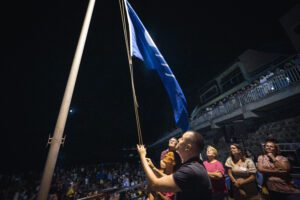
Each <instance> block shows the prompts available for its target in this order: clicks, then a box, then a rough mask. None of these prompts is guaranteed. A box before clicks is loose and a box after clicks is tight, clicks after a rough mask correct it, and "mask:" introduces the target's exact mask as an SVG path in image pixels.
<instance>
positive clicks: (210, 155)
mask: <svg viewBox="0 0 300 200" xmlns="http://www.w3.org/2000/svg"><path fill="white" fill-rule="evenodd" d="M171 140H173V141H174V140H176V138H172V139H171ZM171 140H170V141H169V146H171V144H170V142H171ZM173 146H174V144H173ZM203 148H204V139H203V137H202V136H201V135H200V134H199V133H197V132H195V131H187V132H186V133H184V134H183V135H182V137H181V138H180V139H179V140H178V142H177V144H176V147H175V148H170V147H169V149H168V150H167V152H172V154H173V156H172V155H171V156H170V155H167V154H166V153H164V155H165V156H163V157H162V158H161V163H163V166H164V167H168V166H171V167H172V166H175V163H174V161H175V156H174V154H175V153H176V152H177V153H178V154H179V156H180V158H181V165H180V167H179V168H177V169H174V170H173V172H172V173H165V171H164V169H165V168H162V164H161V166H160V167H161V168H162V170H161V172H162V173H163V174H159V175H157V173H156V171H158V170H157V168H156V167H155V166H153V163H152V162H151V161H149V158H147V157H146V154H147V152H146V149H145V147H144V146H143V145H138V152H139V155H140V159H141V163H142V166H143V169H144V171H145V174H146V177H147V179H148V189H149V190H150V191H155V192H160V193H162V195H159V196H158V195H157V197H158V199H165V200H172V199H176V200H180V199H204V200H205V199H213V200H224V199H235V200H258V199H265V200H287V199H300V188H299V187H298V186H297V185H296V184H294V183H293V181H292V179H291V175H290V169H291V166H290V163H289V160H288V159H287V158H286V157H284V156H282V155H280V151H279V147H278V145H277V143H276V140H275V139H273V138H268V139H267V140H266V141H265V143H264V153H263V154H262V155H260V156H259V157H258V159H257V161H253V159H252V158H251V157H249V156H247V155H248V154H246V153H245V152H244V151H243V148H242V147H241V146H240V145H239V144H231V145H230V150H229V151H230V156H229V157H228V158H227V160H226V162H225V163H224V165H223V163H221V162H220V161H218V160H217V156H218V151H217V149H216V148H214V147H213V146H208V147H207V148H206V159H204V161H202V160H201V159H200V156H199V154H200V152H201V151H202V150H203ZM172 149H176V151H175V150H172ZM166 157H167V159H166ZM170 157H171V158H170ZM168 193H171V194H173V195H168ZM175 196H176V197H175Z"/></svg>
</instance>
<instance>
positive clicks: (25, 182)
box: [0, 163, 145, 200]
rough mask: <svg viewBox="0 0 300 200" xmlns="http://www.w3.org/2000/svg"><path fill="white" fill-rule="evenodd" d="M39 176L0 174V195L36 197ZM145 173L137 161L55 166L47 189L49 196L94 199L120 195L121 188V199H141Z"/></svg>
mask: <svg viewBox="0 0 300 200" xmlns="http://www.w3.org/2000/svg"><path fill="white" fill-rule="evenodd" d="M40 179H41V176H40V175H39V174H37V173H34V172H29V173H26V174H25V173H23V174H13V175H0V183H1V191H0V199H3V200H6V199H14V200H33V199H36V197H37V194H38V191H39V184H40ZM144 181H145V177H144V173H143V172H142V171H141V169H140V167H139V166H138V165H137V164H129V163H111V164H105V165H104V164H98V165H90V166H82V167H73V168H70V169H62V168H58V169H56V170H55V172H54V175H53V178H52V184H51V188H50V192H49V199H51V200H56V199H58V200H64V199H66V200H69V199H80V198H84V197H87V196H97V199H111V200H112V199H120V194H119V193H115V192H116V191H119V190H122V189H123V190H124V189H126V190H125V192H123V193H122V194H123V195H124V197H123V198H125V199H137V200H138V199H142V198H143V196H145V194H144V191H145V190H144V189H143V185H144Z"/></svg>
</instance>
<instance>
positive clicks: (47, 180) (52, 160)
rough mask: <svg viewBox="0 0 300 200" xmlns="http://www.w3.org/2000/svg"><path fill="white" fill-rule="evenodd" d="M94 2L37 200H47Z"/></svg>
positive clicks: (57, 122)
mask: <svg viewBox="0 0 300 200" xmlns="http://www.w3.org/2000/svg"><path fill="white" fill-rule="evenodd" d="M95 1H96V0H89V5H88V9H87V12H86V16H85V19H84V23H83V26H82V30H81V34H80V37H79V41H78V44H77V48H76V52H75V55H74V58H73V63H72V67H71V71H70V74H69V78H68V82H67V85H66V89H65V93H64V97H63V100H62V103H61V107H60V111H59V115H58V118H57V121H56V126H55V130H54V134H53V138H52V139H51V144H50V149H49V152H48V158H47V161H46V164H45V167H44V173H43V177H42V180H41V186H40V190H39V193H38V197H37V199H38V200H47V197H48V193H49V190H50V185H51V181H52V176H53V172H54V168H55V165H56V161H57V156H58V153H59V148H60V145H61V142H62V136H63V132H64V129H65V124H66V120H67V117H68V112H69V108H70V103H71V100H72V95H73V91H74V87H75V83H76V78H77V74H78V70H79V65H80V62H81V57H82V53H83V50H84V45H85V41H86V37H87V33H88V29H89V25H90V21H91V18H92V14H93V10H94V5H95Z"/></svg>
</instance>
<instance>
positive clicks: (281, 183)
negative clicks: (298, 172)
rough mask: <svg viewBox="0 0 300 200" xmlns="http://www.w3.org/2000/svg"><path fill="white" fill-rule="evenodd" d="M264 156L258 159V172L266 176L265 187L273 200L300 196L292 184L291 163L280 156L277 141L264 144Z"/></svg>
mask: <svg viewBox="0 0 300 200" xmlns="http://www.w3.org/2000/svg"><path fill="white" fill-rule="evenodd" d="M264 151H265V154H264V155H260V156H259V157H258V165H257V168H258V170H259V171H260V172H261V173H262V174H263V175H264V185H263V186H266V187H267V189H268V193H269V197H270V199H271V200H273V199H275V200H276V199H280V200H284V199H287V198H288V196H289V195H291V194H300V189H298V188H296V187H295V186H294V185H293V184H291V178H290V174H289V170H290V163H289V161H288V159H287V158H286V157H284V156H281V155H279V147H278V145H277V144H276V140H275V139H271V138H269V139H267V140H266V142H265V144H264ZM266 193H267V192H266Z"/></svg>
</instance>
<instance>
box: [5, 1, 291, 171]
mask: <svg viewBox="0 0 300 200" xmlns="http://www.w3.org/2000/svg"><path fill="white" fill-rule="evenodd" d="M130 3H131V5H132V6H133V8H134V9H135V11H136V12H137V14H138V15H139V17H140V18H141V20H142V22H143V23H144V25H145V26H146V28H147V30H148V31H149V33H150V35H151V36H152V38H153V40H154V42H155V43H156V45H157V46H158V48H159V50H160V51H161V53H162V55H163V56H164V57H165V59H166V61H167V62H168V64H169V66H170V67H171V69H172V70H173V72H174V74H175V76H176V77H177V80H178V82H179V84H180V85H181V87H182V89H183V92H184V93H185V95H186V98H187V101H188V106H189V110H190V112H191V111H192V109H193V108H194V107H195V105H196V104H197V89H199V88H200V87H201V86H202V85H203V84H204V83H206V82H207V81H209V80H211V79H212V78H213V77H215V76H216V75H218V73H220V72H221V71H222V70H223V69H225V68H226V67H228V65H229V64H230V63H231V62H232V61H234V60H235V59H236V58H237V57H238V56H239V55H240V54H241V53H243V52H244V51H245V50H247V49H257V50H264V51H269V52H277V53H291V52H292V51H293V50H292V48H291V44H290V43H289V40H288V38H287V36H286V34H285V32H284V30H283V28H281V25H280V23H279V18H280V17H281V16H283V15H284V14H285V13H286V12H287V11H288V10H289V9H290V8H291V7H293V5H295V4H296V3H297V1H296V0H285V1H258V0H252V1H210V2H209V3H207V2H202V1H192V0H185V1H170V0H164V1H161V0H136V1H134V0H131V1H130ZM87 5H88V0H81V1H79V0H52V1H35V0H28V1H22V2H18V3H17V2H11V3H8V2H6V3H4V4H3V6H2V9H4V10H5V11H6V12H3V13H2V14H1V15H3V16H1V21H2V23H1V25H2V28H1V29H2V31H1V32H2V34H1V35H2V42H1V43H2V44H1V48H2V54H1V55H2V59H1V61H2V62H1V65H2V67H1V68H2V69H4V73H1V75H2V76H1V77H2V78H1V83H2V84H1V85H2V95H1V96H2V98H1V99H2V101H3V103H2V111H4V112H2V120H1V141H2V142H1V148H0V150H1V153H0V156H1V160H2V161H1V167H0V169H1V171H12V170H31V169H37V170H40V169H41V168H42V167H43V166H44V164H45V159H46V157H47V153H48V148H47V147H46V143H47V139H48V136H49V135H52V133H53V131H54V128H55V123H56V119H57V116H58V112H59V108H60V104H61V101H62V97H63V94H64V89H65V86H66V83H67V78H68V75H69V70H70V67H71V64H72V60H73V56H74V53H75V49H76V46H77V42H78V38H79V34H80V31H81V27H82V23H83V19H84V16H85V12H86V9H87ZM134 67H135V84H136V89H137V96H138V101H139V104H140V118H141V126H142V132H143V137H144V143H145V144H151V143H152V142H154V141H155V140H156V139H158V138H159V137H161V136H162V135H163V134H164V133H166V132H167V131H170V130H172V129H174V128H175V123H174V120H173V113H172V110H171V105H170V102H169V99H168V97H167V94H166V92H165V90H164V88H163V85H162V83H161V81H160V79H159V77H158V76H157V75H156V74H155V73H153V72H151V71H147V70H146V68H145V67H144V66H143V63H141V62H140V61H138V60H134ZM71 107H72V108H74V109H75V110H74V111H75V112H74V113H73V114H72V115H69V117H68V121H67V124H66V129H65V134H66V135H67V137H66V143H65V145H64V147H63V148H61V155H62V157H63V160H65V162H68V163H96V162H101V161H113V160H118V159H119V155H121V153H122V151H121V149H122V148H131V147H134V146H135V144H136V143H137V131H136V124H135V118H134V109H133V101H132V92H131V86H130V77H129V68H128V61H127V56H126V49H125V43H124V35H123V31H122V24H121V17H120V9H119V5H118V0H107V1H103V0H97V1H96V5H95V9H94V14H93V17H92V22H91V24H90V29H89V34H88V37H87V41H86V45H85V50H84V54H83V57H82V61H81V65H80V70H79V74H78V78H77V82H76V87H75V90H74V94H73V99H72V103H71Z"/></svg>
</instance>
